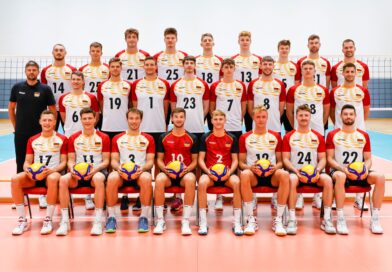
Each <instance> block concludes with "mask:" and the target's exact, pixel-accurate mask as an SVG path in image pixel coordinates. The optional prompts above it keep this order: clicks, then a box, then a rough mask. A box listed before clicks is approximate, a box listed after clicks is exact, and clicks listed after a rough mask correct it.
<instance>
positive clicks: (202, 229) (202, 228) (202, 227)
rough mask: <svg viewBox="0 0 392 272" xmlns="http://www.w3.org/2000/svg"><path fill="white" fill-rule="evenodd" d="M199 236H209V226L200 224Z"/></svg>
mask: <svg viewBox="0 0 392 272" xmlns="http://www.w3.org/2000/svg"><path fill="white" fill-rule="evenodd" d="M197 233H198V234H199V235H203V236H204V235H207V234H208V226H207V224H200V226H199V230H198V231H197Z"/></svg>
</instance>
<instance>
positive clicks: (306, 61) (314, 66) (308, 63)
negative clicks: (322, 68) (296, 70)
mask: <svg viewBox="0 0 392 272" xmlns="http://www.w3.org/2000/svg"><path fill="white" fill-rule="evenodd" d="M305 65H312V66H313V68H316V65H315V64H314V62H313V61H311V60H305V61H304V62H302V64H301V68H302V67H304V66H305Z"/></svg>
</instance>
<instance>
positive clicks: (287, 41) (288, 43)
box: [278, 40, 291, 49]
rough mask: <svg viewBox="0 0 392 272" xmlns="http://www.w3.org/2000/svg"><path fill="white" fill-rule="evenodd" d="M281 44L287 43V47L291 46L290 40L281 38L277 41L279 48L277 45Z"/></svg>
mask: <svg viewBox="0 0 392 272" xmlns="http://www.w3.org/2000/svg"><path fill="white" fill-rule="evenodd" d="M281 45H288V46H289V47H291V42H290V40H281V41H279V43H278V49H279V47H280V46H281Z"/></svg>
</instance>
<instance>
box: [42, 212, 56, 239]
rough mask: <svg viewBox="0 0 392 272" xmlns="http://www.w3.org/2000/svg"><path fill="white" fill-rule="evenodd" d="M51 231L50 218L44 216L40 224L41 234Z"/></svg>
mask: <svg viewBox="0 0 392 272" xmlns="http://www.w3.org/2000/svg"><path fill="white" fill-rule="evenodd" d="M52 231H53V225H52V219H50V217H48V216H47V217H45V219H44V224H43V225H42V228H41V234H42V235H45V234H49V233H51V232H52Z"/></svg>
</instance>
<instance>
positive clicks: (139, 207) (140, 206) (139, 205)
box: [132, 197, 142, 212]
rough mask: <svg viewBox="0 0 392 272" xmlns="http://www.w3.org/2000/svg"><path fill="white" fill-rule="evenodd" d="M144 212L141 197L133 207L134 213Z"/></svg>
mask: <svg viewBox="0 0 392 272" xmlns="http://www.w3.org/2000/svg"><path fill="white" fill-rule="evenodd" d="M141 210H142V203H141V202H140V197H137V198H136V202H135V204H134V205H133V206H132V211H134V212H136V211H141Z"/></svg>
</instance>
